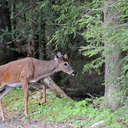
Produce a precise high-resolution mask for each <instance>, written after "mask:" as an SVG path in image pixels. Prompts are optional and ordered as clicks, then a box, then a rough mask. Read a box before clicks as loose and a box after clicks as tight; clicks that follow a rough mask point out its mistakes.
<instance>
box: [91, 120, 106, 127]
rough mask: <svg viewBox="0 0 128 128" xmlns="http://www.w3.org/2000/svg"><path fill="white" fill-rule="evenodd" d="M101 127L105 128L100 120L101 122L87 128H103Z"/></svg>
mask: <svg viewBox="0 0 128 128" xmlns="http://www.w3.org/2000/svg"><path fill="white" fill-rule="evenodd" d="M103 127H105V122H104V120H101V121H99V122H97V123H95V124H93V125H92V126H91V127H89V128H103Z"/></svg>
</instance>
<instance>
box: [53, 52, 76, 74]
mask: <svg viewBox="0 0 128 128" xmlns="http://www.w3.org/2000/svg"><path fill="white" fill-rule="evenodd" d="M54 60H55V61H56V63H57V64H58V66H57V70H58V71H63V72H65V73H67V74H69V75H72V76H75V74H76V73H75V71H74V70H73V68H72V67H71V66H70V64H69V63H68V56H67V54H65V55H62V54H61V53H60V52H58V53H57V54H56V55H55V57H54Z"/></svg>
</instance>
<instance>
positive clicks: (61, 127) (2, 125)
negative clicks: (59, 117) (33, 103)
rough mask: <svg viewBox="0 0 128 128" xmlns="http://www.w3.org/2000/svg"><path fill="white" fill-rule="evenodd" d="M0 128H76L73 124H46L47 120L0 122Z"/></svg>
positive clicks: (8, 120) (7, 120) (10, 120)
mask: <svg viewBox="0 0 128 128" xmlns="http://www.w3.org/2000/svg"><path fill="white" fill-rule="evenodd" d="M0 128H75V127H74V126H73V124H64V123H54V122H50V123H48V122H46V121H45V120H43V119H42V120H39V121H32V120H30V119H24V120H21V119H5V121H2V120H0Z"/></svg>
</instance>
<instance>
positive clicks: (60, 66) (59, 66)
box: [0, 52, 75, 120]
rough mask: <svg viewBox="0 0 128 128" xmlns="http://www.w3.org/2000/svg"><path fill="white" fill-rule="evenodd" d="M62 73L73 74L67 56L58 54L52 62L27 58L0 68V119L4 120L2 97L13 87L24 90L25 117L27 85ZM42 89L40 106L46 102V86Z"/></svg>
mask: <svg viewBox="0 0 128 128" xmlns="http://www.w3.org/2000/svg"><path fill="white" fill-rule="evenodd" d="M59 71H63V72H65V73H68V74H69V75H72V76H74V75H75V72H74V70H73V69H72V67H71V66H70V65H69V63H68V61H67V56H66V55H64V56H63V55H62V54H61V53H60V52H58V53H57V55H55V57H54V59H53V60H49V61H41V60H38V59H35V58H32V57H27V58H24V59H20V60H17V61H13V62H10V63H8V64H5V65H2V66H0V87H5V90H4V91H3V92H2V94H1V95H0V110H1V117H2V120H4V112H3V108H2V97H3V96H4V95H6V94H7V93H8V92H9V91H10V90H11V89H12V88H13V87H17V86H21V85H22V87H23V90H24V98H25V111H24V113H25V115H26V116H27V115H28V85H29V84H30V83H34V82H38V81H39V80H41V79H44V78H46V77H48V76H50V75H52V74H54V73H55V72H59ZM42 87H43V96H42V97H43V98H42V100H41V102H40V104H43V103H45V102H46V86H45V85H44V84H42Z"/></svg>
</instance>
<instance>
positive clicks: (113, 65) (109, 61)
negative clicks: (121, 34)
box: [104, 0, 121, 110]
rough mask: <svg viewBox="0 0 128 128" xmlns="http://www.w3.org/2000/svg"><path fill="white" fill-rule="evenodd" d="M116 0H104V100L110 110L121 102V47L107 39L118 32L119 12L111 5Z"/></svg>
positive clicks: (114, 41)
mask: <svg viewBox="0 0 128 128" xmlns="http://www.w3.org/2000/svg"><path fill="white" fill-rule="evenodd" d="M118 1H119V0H118ZM118 1H117V0H104V27H105V35H104V41H105V42H104V45H105V102H106V105H107V106H108V107H109V108H110V109H111V110H115V109H117V108H118V107H119V106H120V104H121V90H120V83H119V81H118V79H119V77H120V76H121V47H120V44H119V43H118V42H116V40H111V41H110V40H109V39H110V38H111V37H113V34H114V33H115V32H118V29H117V28H116V26H118V23H119V21H120V19H119V12H118V11H117V10H116V8H114V5H113V3H115V2H118ZM113 8H114V9H113Z"/></svg>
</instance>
